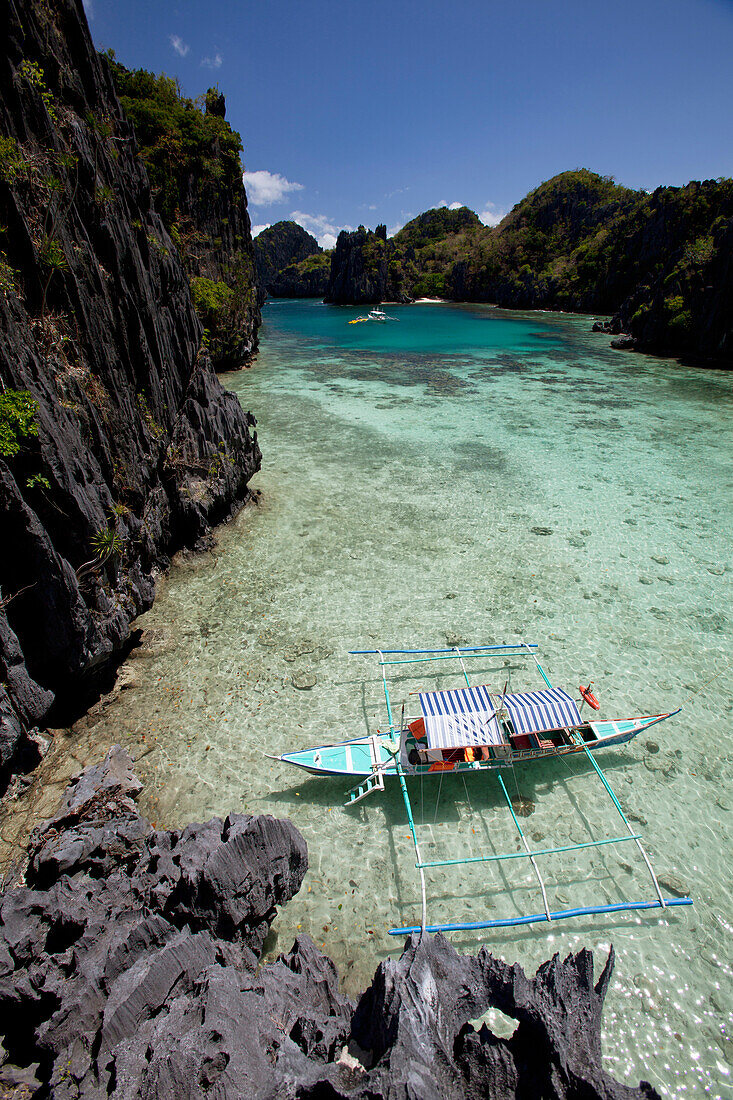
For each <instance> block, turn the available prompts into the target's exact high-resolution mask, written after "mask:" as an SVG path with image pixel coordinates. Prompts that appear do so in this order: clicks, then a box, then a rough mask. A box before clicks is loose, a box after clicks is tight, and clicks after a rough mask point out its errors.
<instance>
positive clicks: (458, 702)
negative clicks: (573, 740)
mask: <svg viewBox="0 0 733 1100" xmlns="http://www.w3.org/2000/svg"><path fill="white" fill-rule="evenodd" d="M419 698H420V708H421V710H422V713H423V718H424V720H425V734H426V738H427V743H428V748H431V749H453V748H460V747H461V746H466V745H502V744H504V743H505V740H506V739H505V737H504V735H503V734H502V732H501V729H500V727H499V723H498V721H497V718H496V709H497V708H498V706H499V703H500V701H501V699H500V696H497V695H495V696H494V697H493V698H492V696H491V693H490V691H489V689H488V688H487V687H483V686H478V687H466V688H454V689H451V690H450V691H423V692H420V696H419ZM504 707H505V708H506V710H507V711H508V714H509V717H510V718H511V720H512V725H513V726H514V732H515V733H545V732H547V731H548V730H556V729H561V728H563V727H564V726H579V725H580V724H581V722H582V719H581V717H580V711H579V710H578V707H577V705H576V703H575V701H574V700H573V699H571V697H570V696H569V695H568V693H567V691H563V689H562V688H547V689H546V690H543V691H525V692H516V693H514V694H511V695H505V696H504Z"/></svg>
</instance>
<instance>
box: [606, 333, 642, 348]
mask: <svg viewBox="0 0 733 1100" xmlns="http://www.w3.org/2000/svg"><path fill="white" fill-rule="evenodd" d="M637 344H638V341H637V340H636V339H635V338H634V337H633V336H629V335H628V333H624V334H622V335H621V336H615V337H614V338H613V340H612V341H611V347H612V348H616V350H617V351H633V350H634V349H635V348H636V347H637Z"/></svg>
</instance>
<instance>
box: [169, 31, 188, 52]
mask: <svg viewBox="0 0 733 1100" xmlns="http://www.w3.org/2000/svg"><path fill="white" fill-rule="evenodd" d="M168 41H169V42H170V44H171V46H172V47H173V49H174V50H175V51H176V53H177V54H178V56H179V57H185V56H186V54H187V53H188V51H189V50H190V48H191V47H190V46H189V45H188V43H187V42H184V41H183V39H182V38H181V36H180V35H178V34H172V35H170V36H169V38H168Z"/></svg>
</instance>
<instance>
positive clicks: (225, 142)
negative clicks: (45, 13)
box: [105, 51, 260, 369]
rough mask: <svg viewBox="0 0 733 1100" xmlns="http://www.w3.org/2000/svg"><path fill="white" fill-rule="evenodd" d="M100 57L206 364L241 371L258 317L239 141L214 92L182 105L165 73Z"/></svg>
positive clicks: (253, 345) (175, 85)
mask: <svg viewBox="0 0 733 1100" xmlns="http://www.w3.org/2000/svg"><path fill="white" fill-rule="evenodd" d="M105 56H106V58H107V60H108V61H109V63H110V66H111V69H112V75H113V78H114V82H115V86H116V89H117V93H118V95H119V97H120V102H121V104H122V107H123V109H124V111H125V114H126V115H127V117H128V118H129V120H130V121H131V122H132V124H133V125H134V127H135V136H136V138H137V142H138V145H139V148H140V155H141V157H142V158H143V160H144V161H145V167H146V169H147V172H148V177H149V179H150V183H151V186H152V189H153V199H154V203H155V207H156V209H157V211H158V213H159V214H160V215H161V217H162V218H163V221H164V223H165V226H166V229H167V230H168V232H169V234H170V236H171V239H172V240H173V243H174V244H175V246H176V248H177V249H178V251H179V252H180V254H181V258H182V260H183V263H184V266H185V268H186V271H187V273H188V275H189V277H190V278H191V280H192V290H193V295H194V302H195V304H196V307H197V311H198V313H199V316H200V318H201V321H202V323H203V325H204V328H205V330H206V341H207V344H208V347H209V351H210V352H211V356H212V359H213V360H214V363H215V365H216V366H217V367H218V368H219V369H229V368H232V367H238V366H241V365H242V363H244V362H246V361H247V360H248V359H249V357H250V355H251V353H252V351H253V350H254V349H255V348H256V331H257V327H258V325H259V320H260V318H259V306H258V301H257V279H256V274H255V262H254V253H253V249H252V239H251V234H250V224H249V217H248V215H247V209H246V201H247V200H246V196H245V192H244V186H243V184H242V163H241V160H240V154H241V152H242V140H241V138H240V136H239V134H238V133H237V132H236V130H232V128H231V126H230V125H229V123H228V122H227V121H226V118H225V113H226V108H225V102H224V96H223V95H221V93H220V92H219V91H218V90H217V89H216V88H209V90H208V91H207V92H206V93H205V95H202V96H200V97H199V98H198V99H196V100H193V99H189V98H188V97H186V96H184V95H182V94H181V91H180V88H179V86H178V83H177V81H175V80H173V79H172V78H171V77H169V76H166V75H165V74H161V75H159V76H158V75H156V74H155V73H150V72H147V71H146V70H145V69H136V70H134V71H131V70H129V69H126V68H125V66H124V65H121V64H120V63H119V62H118V61H117V59H116V58H115V56H114V54H113V53H112V51H108V52H107V54H106V55H105ZM196 280H198V283H196V282H195V281H196ZM201 280H203V283H201Z"/></svg>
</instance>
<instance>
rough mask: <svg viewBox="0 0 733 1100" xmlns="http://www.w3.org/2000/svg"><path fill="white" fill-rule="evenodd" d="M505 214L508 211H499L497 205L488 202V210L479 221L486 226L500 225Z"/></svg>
mask: <svg viewBox="0 0 733 1100" xmlns="http://www.w3.org/2000/svg"><path fill="white" fill-rule="evenodd" d="M505 214H506V210H499V209H498V208H497V206H496V204H495V203H493V202H487V203H486V209H485V210H483V211H482V212H481V213H480V214H479V220H480V221H482V222H483V223H484V225H491V226H493V225H498V224H499V222H500V221H501V219H502V218H503V217H504V215H505Z"/></svg>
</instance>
